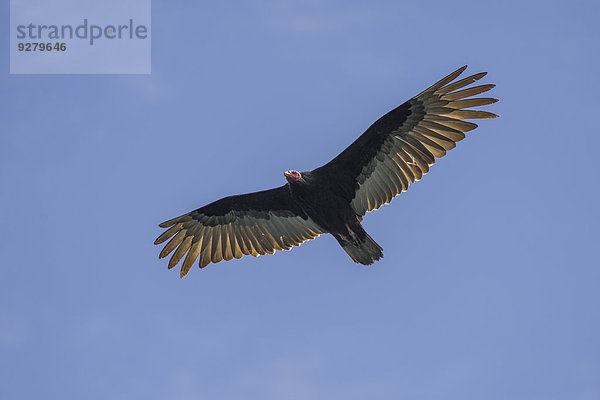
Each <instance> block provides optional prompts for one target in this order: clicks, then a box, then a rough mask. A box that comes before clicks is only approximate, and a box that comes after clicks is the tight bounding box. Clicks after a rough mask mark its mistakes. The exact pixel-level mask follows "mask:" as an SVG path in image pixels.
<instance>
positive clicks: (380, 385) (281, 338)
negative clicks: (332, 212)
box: [0, 0, 600, 400]
mask: <svg viewBox="0 0 600 400" xmlns="http://www.w3.org/2000/svg"><path fill="white" fill-rule="evenodd" d="M554 3H555V2H521V1H518V2H481V1H473V2H460V1H454V2H437V3H436V2H433V3H432V2H414V1H411V2H396V1H394V2H391V1H390V2H386V1H383V2H377V3H375V2H366V1H365V2H357V1H308V2H299V1H284V2H279V1H277V2H276V1H272V2H271V1H264V2H263V1H260V2H259V1H255V2H227V3H226V2H218V3H217V2H191V1H190V2H176V1H169V2H167V1H158V0H154V1H153V5H152V7H153V8H152V16H153V18H152V21H153V22H152V23H153V25H152V75H148V76H141V75H140V76H125V75H112V76H111V75H105V76H96V75H57V76H49V75H30V76H27V75H21V76H19V75H9V74H8V65H9V60H8V54H9V53H8V50H7V49H8V35H3V36H2V38H1V39H0V41H1V42H2V43H3V44H4V46H3V48H4V51H2V52H1V55H0V57H2V63H3V65H4V71H5V72H4V73H3V74H0V88H1V92H0V102H1V103H0V121H2V122H1V124H2V129H1V133H0V182H1V189H0V226H1V228H0V235H1V240H0V251H1V254H2V256H1V261H0V263H1V268H2V271H1V272H2V278H1V279H0V398H2V399H7V400H8V399H11V400H12V399H42V398H44V399H89V400H95V399H127V400H130V399H147V400H154V399H169V400H188V399H211V400H212V399H261V400H271V399H273V400H274V399H303V400H305V399H345V400H354V399H366V398H375V399H422V400H434V399H444V400H449V399H461V400H470V399H473V400H481V399H486V400H504V399H511V400H561V399H569V400H598V399H600V340H599V338H600V290H599V289H598V287H599V283H600V263H599V262H598V247H597V246H598V244H599V237H600V232H599V229H598V221H599V217H600V215H599V212H598V205H599V204H600V195H599V189H598V167H597V163H596V157H597V156H598V149H599V148H600V132H599V130H598V123H597V119H598V118H597V117H598V107H599V105H600V104H599V101H598V93H599V91H600V80H599V78H598V71H600V58H599V57H600V40H599V39H600V28H598V16H599V15H600V4H599V3H598V2H597V1H589V2H566V1H565V2H562V3H563V5H562V6H560V5H556V4H554ZM0 12H1V14H2V15H0V17H1V18H2V20H3V21H5V22H6V23H7V25H8V12H9V7H8V2H4V4H3V6H2V8H1V9H0ZM5 31H6V30H5ZM464 64H468V65H469V69H468V70H467V73H475V72H479V71H488V72H489V75H488V76H487V77H486V78H484V80H482V82H484V83H495V84H497V85H498V86H497V88H496V89H494V91H493V92H492V93H493V96H494V97H497V98H499V99H500V100H501V101H500V102H499V103H497V104H495V105H492V106H488V107H486V109H488V110H490V111H493V112H496V113H498V114H499V115H500V118H498V119H495V120H486V121H482V122H481V123H480V127H479V128H478V129H477V130H476V131H474V132H472V133H470V134H469V136H468V137H467V139H466V140H464V141H463V142H461V143H460V144H459V145H458V147H457V148H456V149H455V150H452V151H451V152H450V153H449V154H448V156H446V157H445V158H444V159H442V160H440V161H439V162H438V163H437V164H436V165H435V166H434V167H433V168H432V170H431V172H430V173H429V174H428V175H427V176H426V177H425V178H424V179H423V180H422V181H421V182H419V183H417V184H415V185H413V186H412V187H411V188H410V189H409V191H408V192H406V193H404V194H402V195H401V196H399V197H398V198H396V199H395V200H394V201H393V202H392V204H391V205H388V206H385V207H383V208H381V209H380V210H379V211H377V212H374V213H370V214H369V215H367V217H366V218H365V221H364V225H365V227H366V229H367V231H368V232H369V233H370V234H371V235H372V236H373V238H374V239H375V240H376V241H377V242H378V243H379V244H381V245H382V247H383V248H384V254H385V257H384V258H383V259H382V260H381V261H380V262H377V263H376V264H375V265H373V266H372V267H363V266H359V265H356V264H354V263H353V262H352V261H351V260H350V258H349V257H348V256H347V255H346V254H345V253H344V252H343V251H342V249H341V248H340V247H339V246H338V244H337V243H336V241H335V240H334V239H333V238H332V237H330V236H324V237H321V238H319V239H317V240H315V241H311V242H307V243H305V244H303V245H302V246H301V247H299V248H294V249H293V250H292V251H286V252H278V253H276V254H275V255H272V256H262V257H258V258H252V257H244V258H243V259H241V260H236V261H231V262H223V263H220V264H217V265H209V267H207V268H205V269H203V270H199V269H198V268H197V267H194V268H193V269H192V270H191V272H190V274H189V275H188V276H187V277H186V278H185V279H183V280H180V279H179V272H178V271H175V270H171V271H168V270H167V262H166V260H158V258H157V256H158V253H159V250H160V249H159V247H156V246H153V244H152V242H153V241H154V239H155V238H156V236H157V235H158V234H159V233H160V232H161V229H160V228H158V226H157V224H158V223H159V222H162V221H164V220H166V219H169V218H171V217H174V216H177V215H179V214H182V213H184V212H187V211H189V210H192V209H195V208H197V207H200V206H202V205H204V204H206V203H209V202H211V201H213V200H215V199H218V198H220V197H224V196H226V195H230V194H236V193H244V192H250V191H255V190H259V189H266V188H270V187H274V186H277V185H281V184H282V183H283V182H284V177H283V175H282V173H283V171H285V170H287V169H298V170H307V169H312V168H316V167H318V166H320V165H322V164H324V163H325V162H327V161H328V160H330V159H331V158H332V157H334V156H335V155H336V154H338V153H339V152H340V151H341V150H342V149H344V148H345V147H346V146H347V145H348V144H350V143H351V142H352V141H353V140H354V139H355V138H356V137H358V135H360V134H361V133H362V132H363V131H364V130H365V129H366V128H367V127H368V126H369V125H370V124H371V123H372V122H373V121H375V120H376V119H377V118H379V117H380V116H381V115H383V114H384V113H385V112H387V111H388V110H390V109H392V108H393V107H395V106H397V105H399V104H401V103H402V102H404V101H405V100H407V99H408V98H410V97H412V96H413V95H415V94H416V93H418V92H420V91H421V90H423V89H424V88H425V87H427V86H428V85H430V84H432V83H433V82H435V81H436V80H438V79H439V78H441V77H443V76H444V75H446V74H448V73H450V72H451V71H453V70H454V69H456V68H458V67H460V66H461V65H464Z"/></svg>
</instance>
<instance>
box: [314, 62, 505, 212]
mask: <svg viewBox="0 0 600 400" xmlns="http://www.w3.org/2000/svg"><path fill="white" fill-rule="evenodd" d="M465 69H466V66H464V67H462V68H459V69H458V70H456V71H454V72H453V73H451V74H450V75H448V76H446V77H445V78H443V79H442V80H440V81H439V82H437V83H435V84H434V85H432V86H431V87H429V88H427V89H425V90H424V91H423V92H421V93H419V94H418V95H416V96H415V97H413V98H412V99H410V100H408V101H407V102H406V103H404V104H402V105H401V106H399V107H397V108H395V109H394V110H392V111H390V112H389V113H387V114H386V115H384V116H383V117H381V118H380V119H379V120H377V121H376V122H375V123H374V124H373V125H371V126H370V127H369V129H367V130H366V131H365V133H363V134H362V135H361V136H360V137H359V138H358V139H356V140H355V141H354V143H352V144H351V145H350V146H348V147H347V148H346V149H345V150H344V151H343V152H342V153H340V154H339V155H338V156H337V157H335V158H334V159H333V160H331V161H330V162H329V163H327V164H326V165H324V166H322V167H320V168H317V169H316V170H315V171H314V173H316V174H317V175H321V176H323V177H327V178H328V180H329V182H331V183H332V184H333V185H336V186H337V188H338V189H339V190H338V192H339V193H342V194H343V195H344V196H345V197H346V199H347V200H348V202H350V205H351V206H352V208H353V209H354V211H355V212H356V213H357V214H358V215H364V214H365V213H366V212H368V211H371V210H374V209H377V208H379V207H381V206H382V205H383V204H386V203H389V202H390V201H392V199H393V198H394V197H395V196H396V195H398V194H400V193H401V192H403V191H405V190H407V189H408V186H409V185H410V184H411V183H412V182H415V181H418V180H420V179H421V178H422V177H423V175H424V174H426V173H427V172H428V171H429V166H430V165H432V164H433V163H434V162H435V159H436V158H440V157H443V156H444V155H446V152H447V151H448V150H450V149H453V148H454V147H455V146H456V142H458V141H460V140H462V139H464V138H465V132H468V131H470V130H472V129H475V128H477V125H476V124H474V123H472V122H466V121H463V120H464V119H476V118H494V117H497V115H496V114H492V113H489V112H486V111H478V110H465V108H470V107H475V106H482V105H486V104H492V103H495V102H496V101H498V100H496V99H491V98H471V96H474V95H477V94H480V93H483V92H486V91H488V90H490V89H491V88H493V87H494V86H495V85H480V86H475V87H470V88H466V89H463V88H464V87H465V86H467V85H470V84H471V83H473V82H475V81H477V80H478V79H480V78H482V77H483V76H485V74H486V73H485V72H481V73H478V74H475V75H471V76H469V77H467V78H464V79H461V80H459V81H456V82H454V83H452V81H454V80H455V79H456V78H457V77H458V76H459V75H460V74H461V73H462V72H463V71H464V70H465Z"/></svg>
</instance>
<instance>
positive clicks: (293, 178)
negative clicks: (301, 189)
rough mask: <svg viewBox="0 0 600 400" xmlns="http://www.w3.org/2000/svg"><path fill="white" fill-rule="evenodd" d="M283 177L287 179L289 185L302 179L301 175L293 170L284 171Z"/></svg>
mask: <svg viewBox="0 0 600 400" xmlns="http://www.w3.org/2000/svg"><path fill="white" fill-rule="evenodd" d="M283 176H285V179H287V181H288V182H289V183H295V182H298V181H299V180H300V179H302V174H301V173H300V172H298V171H294V170H293V169H290V170H289V171H285V172H284V173H283Z"/></svg>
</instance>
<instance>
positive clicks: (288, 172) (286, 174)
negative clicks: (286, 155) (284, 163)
mask: <svg viewBox="0 0 600 400" xmlns="http://www.w3.org/2000/svg"><path fill="white" fill-rule="evenodd" d="M290 175H291V174H290V171H285V172H284V173H283V176H285V177H286V178H287V177H288V176H290Z"/></svg>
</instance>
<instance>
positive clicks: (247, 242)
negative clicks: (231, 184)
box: [154, 186, 324, 277]
mask: <svg viewBox="0 0 600 400" xmlns="http://www.w3.org/2000/svg"><path fill="white" fill-rule="evenodd" d="M288 192H289V190H288V189H287V187H285V186H283V187H280V188H276V189H271V190H269V191H263V192H257V193H251V194H247V195H240V196H232V197H228V198H225V199H221V200H218V201H216V202H214V203H212V204H209V205H208V206H205V207H202V208H199V209H197V210H195V211H192V212H190V213H187V214H184V215H181V216H179V217H177V218H173V219H171V220H169V221H166V222H163V223H162V224H160V226H161V227H163V228H168V229H167V230H166V231H165V232H163V233H162V234H161V235H160V236H159V237H158V238H157V239H156V241H155V242H154V244H161V243H164V242H166V241H167V240H169V239H170V240H169V241H168V242H167V244H166V245H165V247H164V248H163V250H162V251H161V252H160V255H159V258H164V257H166V256H168V255H169V254H171V253H173V251H174V253H173V255H172V256H171V259H170V261H169V268H173V267H174V266H175V265H176V264H177V263H179V262H180V261H181V260H182V259H183V263H182V267H181V273H180V276H181V277H184V276H185V275H186V274H187V273H188V272H189V270H190V268H191V267H192V265H193V264H194V262H195V261H196V260H197V259H199V265H200V268H204V267H205V266H207V265H208V264H210V263H211V262H212V263H218V262H220V261H222V260H231V259H233V258H241V257H242V256H244V255H251V256H254V257H256V256H259V255H262V254H273V253H274V252H275V251H276V250H289V249H290V248H292V247H293V246H299V245H300V244H301V243H303V242H305V241H307V240H310V239H314V238H315V237H317V236H319V235H320V234H322V233H324V231H323V230H322V229H321V228H320V227H319V226H318V225H317V224H315V223H314V222H313V221H312V220H311V219H310V218H309V217H307V216H306V215H303V214H302V213H301V212H298V210H295V209H294V207H293V204H292V203H291V202H290V198H289V194H288Z"/></svg>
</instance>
